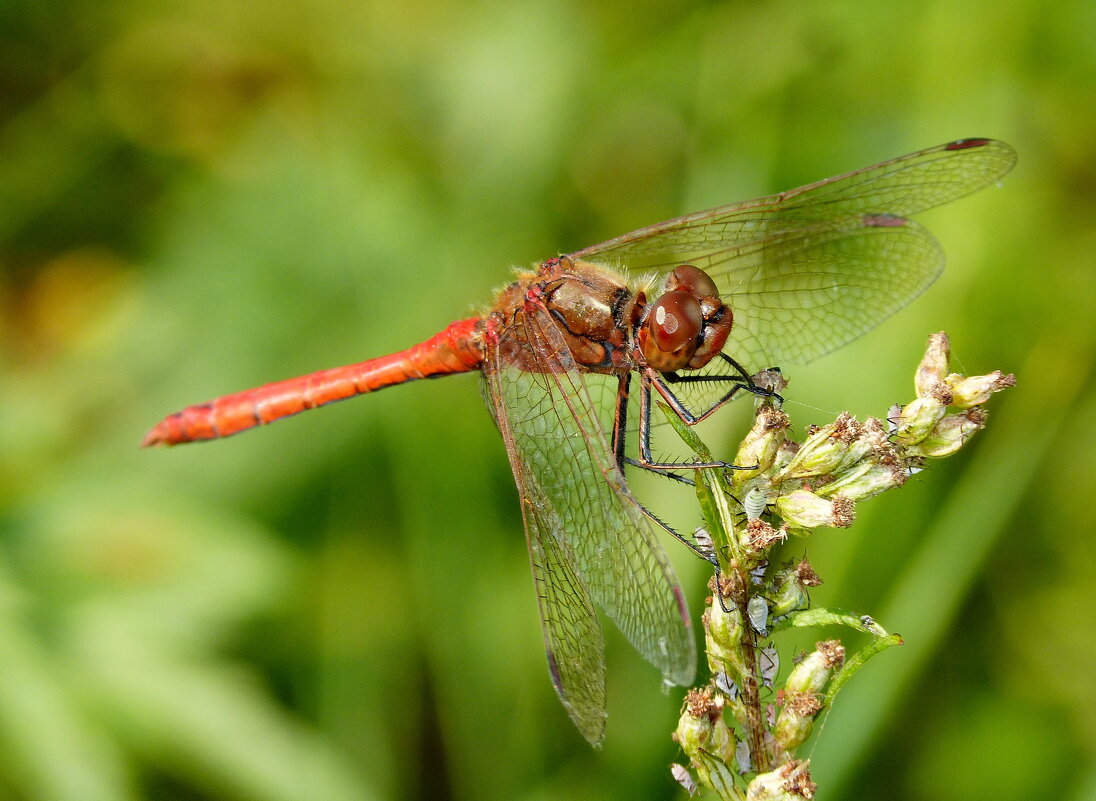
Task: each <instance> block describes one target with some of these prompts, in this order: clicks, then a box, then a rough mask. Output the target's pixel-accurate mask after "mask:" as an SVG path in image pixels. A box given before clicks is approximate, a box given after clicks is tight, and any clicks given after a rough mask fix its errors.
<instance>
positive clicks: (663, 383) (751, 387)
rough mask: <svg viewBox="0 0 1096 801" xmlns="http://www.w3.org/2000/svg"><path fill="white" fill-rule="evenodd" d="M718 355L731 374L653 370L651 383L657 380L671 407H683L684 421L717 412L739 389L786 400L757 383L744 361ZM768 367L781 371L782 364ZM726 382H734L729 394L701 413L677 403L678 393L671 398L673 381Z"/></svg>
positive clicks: (760, 395)
mask: <svg viewBox="0 0 1096 801" xmlns="http://www.w3.org/2000/svg"><path fill="white" fill-rule="evenodd" d="M719 357H720V358H721V359H723V361H724V362H726V363H727V364H728V365H729V366H730V367H731V369H733V370H734V372H733V373H731V374H728V375H724V374H716V375H711V374H704V375H680V374H678V373H659V372H657V371H655V370H651V371H650V375H649V377H650V379H651V381H652V383H654V384H655V385H656V386H657V387H658V389H659V394H660V395H662V396H663V397H664V398H666V401H667V403H670V404H671V406H674V407H675V411H676V410H677V408H681V409H682V410H684V414H682V415H681V419H682V420H684V421H685V422H686V423H688V424H689V425H696V424H697V423H699V422H701V421H703V420H706V419H707V418H708V416H709V415H711V414H712V413H713V412H715V410H716V409H718V408H720V407H721V406H722V405H723V404H725V403H726V402H727V401H729V400H730V399H731V398H733V397H734V396H735V395H737V394H738V393H739V392H749V393H751V394H753V395H757V396H758V397H761V398H769V399H772V400H775V401H776V402H777V403H783V402H784V398H783V396H782V395H780V394H779V393H778V392H775V391H774V390H771V389H767V388H766V387H762V386H759V385H758V384H757V383H755V382H754V380H753V377H752V376H751V375H750V374H749V373H748V372H746V368H744V367H743V366H742V365H741V364H739V363H738V362H736V361H735V360H734V359H732V358H731V357H730V356H728V355H727V354H726V353H720V354H719ZM769 370H770V371H773V372H777V373H779V372H780V368H779V367H770V368H769ZM727 381H730V382H733V386H732V387H731V389H730V391H728V392H727V394H726V395H724V396H723V397H722V398H720V399H719V400H717V401H716V402H715V403H713V404H712V405H711V406H710V407H709V408H707V409H705V410H704V411H703V412H701V413H700V414H699V415H693V414H692V413H691V412H689V411H688V410H686V409H685V407H684V405H683V404H681V403H680V402H677V403H676V405H675V403H674V402H675V401H677V398H676V396H674V398H673V400H671V399H670V397H668V396H672V395H673V392H672V390H670V387H669V385H670V384H703V383H715V382H727Z"/></svg>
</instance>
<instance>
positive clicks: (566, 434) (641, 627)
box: [484, 308, 696, 741]
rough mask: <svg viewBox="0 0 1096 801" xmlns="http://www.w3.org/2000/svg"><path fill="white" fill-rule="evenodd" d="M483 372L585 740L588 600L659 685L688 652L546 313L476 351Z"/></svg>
mask: <svg viewBox="0 0 1096 801" xmlns="http://www.w3.org/2000/svg"><path fill="white" fill-rule="evenodd" d="M484 373H485V378H486V381H487V391H486V394H487V396H488V398H489V399H490V401H491V403H492V406H493V411H494V414H495V419H496V421H497V422H498V425H499V430H500V431H501V432H502V436H503V439H504V441H505V443H506V446H507V452H508V454H509V457H510V465H511V467H512V468H513V472H514V479H515V481H516V482H517V486H518V493H519V495H520V497H521V502H522V514H523V516H524V520H525V532H526V538H527V540H528V544H529V552H530V559H531V561H532V565H533V574H534V580H535V582H536V584H537V591H538V600H539V602H540V613H541V621H542V623H543V625H544V636H545V644H546V647H547V649H548V659H549V668H550V670H551V671H552V680H553V682H555V684H556V689H557V691H558V692H559V694H560V697H561V699H562V700H563V703H564V706H565V707H566V708H567V710H568V713H569V714H570V715H571V718H572V719H573V720H574V721H575V723H576V725H578V727H579V729H580V730H582V732H583V734H585V735H586V736H587V738H588V739H591V740H592V741H594V740H596V739H597V736H599V733H600V727H601V725H602V722H603V720H604V714H605V713H604V703H605V702H604V654H603V646H602V640H601V632H600V629H599V628H598V624H597V620H596V617H595V616H594V612H593V609H592V606H591V603H590V602H591V601H593V603H596V604H597V605H598V606H600V607H601V608H602V609H603V610H604V611H605V613H606V614H607V615H608V616H609V618H610V619H611V620H612V621H613V622H614V623H615V624H616V625H617V626H618V627H619V628H620V630H621V632H623V634H624V635H625V636H626V637H627V638H628V640H629V641H630V642H631V643H632V644H633V645H634V646H635V648H636V649H637V650H638V651H639V652H640V653H641V654H643V656H644V657H645V658H646V659H648V660H649V661H650V662H651V663H652V664H654V665H655V666H656V667H657V668H658V669H659V670H660V671H661V672H662V674H663V676H664V677H665V678H666V679H667V680H668V681H672V682H674V683H676V684H686V683H688V682H689V681H691V680H692V678H693V673H694V669H695V662H696V651H695V643H694V641H693V636H692V631H691V629H690V627H689V626H690V623H689V617H688V614H687V611H686V609H685V604H684V599H683V596H682V593H681V588H680V586H679V585H678V582H677V578H676V577H675V576H674V573H673V569H672V568H671V566H670V564H669V561H668V560H667V558H666V554H665V553H664V551H663V550H662V547H661V545H660V544H659V543H658V540H657V537H656V535H655V532H654V530H653V528H652V525H653V524H652V523H651V521H650V520H649V519H648V518H647V517H646V516H645V515H644V514H643V512H642V510H641V509H640V507H639V505H638V504H637V503H636V502H635V501H634V499H633V498H632V497H631V495H630V494H629V492H628V489H627V487H626V485H625V483H624V478H623V476H622V475H621V473H620V471H619V470H618V468H617V466H616V464H615V463H614V461H613V456H612V452H611V449H610V446H609V442H608V440H607V438H606V436H605V433H604V429H603V427H602V424H601V421H600V419H599V410H598V408H597V406H596V405H595V404H594V402H593V401H592V399H591V397H590V394H589V392H588V390H587V387H586V385H585V382H584V380H583V376H582V374H581V373H580V372H579V371H578V370H577V369H576V367H575V365H574V363H573V360H572V358H571V354H570V351H569V350H568V348H567V346H566V343H565V342H564V341H563V338H562V337H561V335H560V332H559V330H558V329H557V328H556V326H555V323H554V322H553V320H552V318H551V317H550V316H549V315H548V314H547V312H545V311H544V310H543V309H540V308H527V309H525V310H524V311H521V312H519V313H518V314H517V315H516V316H515V317H514V319H513V320H512V322H511V323H510V324H509V325H507V327H506V328H505V330H504V331H503V332H502V333H501V335H500V337H499V341H498V342H497V343H496V344H494V345H489V346H488V353H487V359H486V363H485V367H484ZM591 735H594V736H591Z"/></svg>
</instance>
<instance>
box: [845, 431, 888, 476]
mask: <svg viewBox="0 0 1096 801" xmlns="http://www.w3.org/2000/svg"><path fill="white" fill-rule="evenodd" d="M887 442H888V439H887V429H886V428H884V427H883V423H882V421H881V420H880V419H879V418H878V417H869V418H868V419H867V420H865V421H864V424H863V425H861V426H860V436H859V437H857V439H856V442H854V443H852V445H850V446H849V449H848V450H847V451H846V452H845V458H844V459H842V460H841V462H840V464H838V465H837V467H836V468H835V469H834V471H833V472H834V473H835V474H838V473H841V472H842V471H844V470H848V469H849V468H850V467H852V466H853V465H854V464H856V463H857V462H859V461H860V460H861V459H863V458H864V457H865V456H867V455H868V454H870V453H872V452H873V451H879V450H880V449H882V448H885V447H886V446H887Z"/></svg>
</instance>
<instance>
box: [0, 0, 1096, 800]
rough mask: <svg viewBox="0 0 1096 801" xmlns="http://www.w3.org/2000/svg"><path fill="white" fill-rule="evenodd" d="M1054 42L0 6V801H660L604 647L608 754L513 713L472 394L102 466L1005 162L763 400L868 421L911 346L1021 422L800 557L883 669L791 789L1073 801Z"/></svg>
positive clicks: (1079, 632)
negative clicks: (542, 301) (800, 218)
mask: <svg viewBox="0 0 1096 801" xmlns="http://www.w3.org/2000/svg"><path fill="white" fill-rule="evenodd" d="M1094 32H1096V5H1094V4H1093V3H1091V2H1081V1H1078V2H1068V1H1067V2H1060V3H1051V4H1048V3H1044V2H1035V1H1034V0H1014V1H1013V2H1008V1H1007V0H1006V1H1005V2H1001V0H997V1H996V2H988V0H982V1H981V2H971V3H944V2H917V3H913V2H897V3H883V4H870V5H869V4H863V3H856V2H841V1H839V2H830V3H824V4H811V3H798V2H791V1H790V0H788V1H786V2H767V3H759V2H736V3H706V4H686V3H681V4H663V3H650V2H639V3H630V4H622V3H616V2H584V3H581V2H567V1H566V0H552V1H551V2H543V3H528V4H523V3H506V2H478V3H446V2H440V1H432V0H427V2H423V3H414V4H410V3H407V4H404V3H383V2H373V3H368V2H364V3H355V2H340V0H314V1H313V2H307V3H306V2H295V1H294V0H287V2H281V3H270V4H267V3H247V2H228V3H225V2H209V0H184V1H183V2H175V3H155V2H149V1H148V0H107V2H90V1H89V0H69V1H68V2H37V1H36V0H5V2H4V3H2V4H0V798H12V799H43V800H47V799H48V801H70V800H71V801H98V800H99V799H102V800H104V801H128V800H129V799H255V800H256V801H267V800H268V799H269V800H271V801H274V800H280V799H287V800H288V799H305V798H307V799H325V800H326V799H330V800H331V801H342V800H343V799H374V798H376V799H450V798H451V799H550V798H551V799H554V798H568V799H581V798H590V799H595V798H596V799H616V798H619V799H625V798H627V799H634V798H676V797H680V796H681V795H682V791H680V789H679V788H677V787H676V785H674V784H673V783H672V782H671V781H670V779H669V777H668V772H667V765H668V764H669V763H670V762H671V761H674V760H675V759H679V758H680V755H679V752H678V751H677V750H676V748H675V746H674V744H673V743H672V742H671V741H670V739H669V732H670V731H671V729H672V728H673V725H674V723H675V720H676V714H677V708H678V705H679V703H680V698H681V691H680V690H675V691H674V692H672V693H670V694H669V695H668V696H664V695H662V694H660V693H659V690H658V679H657V675H656V673H655V671H654V670H653V669H651V668H650V667H648V666H647V665H646V664H645V663H643V662H642V660H641V659H640V658H639V657H638V656H636V655H635V654H634V653H633V652H632V651H631V650H630V649H629V648H628V647H627V646H626V644H623V643H622V642H621V641H620V640H619V638H617V639H613V640H612V642H611V647H610V653H609V682H610V686H609V692H610V718H609V727H608V734H607V740H606V744H605V748H604V750H603V751H602V752H594V751H593V750H592V749H590V748H589V747H588V746H587V744H586V743H585V742H584V741H583V740H582V739H581V738H580V737H579V735H578V734H577V732H576V731H575V730H574V729H573V728H572V727H571V725H570V723H569V721H568V720H567V718H566V716H565V714H564V712H563V710H562V708H561V707H560V705H559V704H558V702H557V701H556V699H555V696H554V694H553V693H552V690H551V686H550V683H549V681H548V676H547V671H546V669H545V665H544V656H543V650H542V646H541V637H540V632H539V627H538V623H537V612H536V605H535V601H534V596H533V592H532V586H531V581H530V577H529V570H528V563H527V556H526V553H525V545H524V539H523V536H522V532H521V523H520V517H519V511H518V505H517V502H516V497H515V491H514V488H513V483H512V479H511V477H510V473H509V467H508V465H507V463H506V459H505V454H504V451H503V448H502V445H501V443H500V442H499V440H498V435H497V433H496V431H495V429H494V426H493V424H492V423H491V421H490V418H489V416H488V415H487V413H486V411H485V409H484V407H483V404H482V402H481V400H480V397H479V390H478V386H477V381H476V379H475V377H474V376H461V377H456V378H450V379H446V380H444V381H437V382H421V383H418V384H413V385H410V386H407V387H401V388H399V389H397V390H392V391H391V392H385V393H381V394H380V395H376V396H373V397H370V398H368V399H359V400H357V401H354V402H350V403H345V404H339V405H336V406H333V407H329V408H327V409H325V410H323V411H320V412H314V413H312V414H309V415H305V416H303V417H299V418H295V419H293V420H291V421H287V422H284V423H281V424H279V425H277V426H273V427H271V428H268V429H264V430H262V431H261V432H255V433H251V434H247V435H244V436H241V437H239V438H235V439H232V440H228V441H224V442H218V443H212V444H207V445H201V446H192V447H187V448H179V449H174V450H170V451H164V450H158V451H140V450H138V448H137V443H138V442H139V441H140V439H141V436H142V434H143V432H144V431H145V430H146V429H147V428H148V427H149V426H150V425H151V424H153V423H154V422H156V421H157V420H158V419H159V418H160V417H162V416H163V415H164V414H165V413H168V412H171V411H174V410H176V409H178V408H180V407H181V406H183V405H186V404H188V403H194V402H198V401H203V400H206V399H208V398H211V397H213V396H215V395H219V394H223V393H225V392H229V391H234V390H238V389H244V388H246V387H249V386H251V385H253V384H258V383H263V382H266V381H270V380H274V379H279V378H284V377H288V376H291V375H295V374H298V373H302V372H307V371H311V370H314V369H319V368H323V367H330V366H335V365H338V364H342V363H346V362H353V361H359V360H361V359H363V358H366V357H368V356H372V355H378V354H381V353H384V352H387V351H390V350H394V349H398V348H401V347H405V346H407V345H409V344H411V343H413V342H415V341H418V340H420V339H422V338H424V337H426V336H428V335H430V334H433V333H434V332H435V331H437V330H439V329H440V328H441V327H442V326H443V325H444V324H445V323H447V322H448V321H449V320H451V319H454V318H456V317H459V316H466V315H467V314H469V313H470V312H472V311H474V310H476V309H477V308H478V307H479V306H480V305H481V304H484V303H485V302H487V300H488V299H489V298H490V293H491V290H492V289H493V288H494V287H497V286H499V285H501V284H502V283H504V282H506V281H507V280H508V275H509V270H510V268H511V267H512V266H515V265H521V266H525V265H528V264H530V263H533V262H535V261H537V260H540V259H543V258H545V257H548V256H552V255H556V254H557V253H559V252H566V251H570V250H575V249H577V248H579V247H582V246H584V245H587V244H590V243H591V242H596V241H600V240H602V239H606V238H608V237H610V236H613V235H616V234H619V233H623V232H625V231H629V230H632V229H633V228H637V227H639V226H641V225H645V224H648V223H651V222H654V221H657V220H660V219H664V218H667V217H670V216H674V215H676V214H680V213H683V212H687V211H693V210H697V209H701V208H706V207H709V206H713V205H718V204H722V203H726V202H730V201H732V200H743V199H747V198H750V197H754V196H758V195H762V194H767V193H769V192H772V191H777V190H780V189H786V188H790V187H793V186H797V185H800V184H802V183H806V182H808V181H812V180H816V179H819V178H823V177H826V176H829V175H835V174H838V173H840V172H844V171H846V170H849V169H854V168H857V167H862V166H865V165H867V164H871V163H874V162H876V161H880V160H882V159H885V158H889V157H893V156H897V155H900V154H903V153H906V152H909V151H912V150H916V149H919V148H922V147H927V146H929V145H934V144H937V143H940V142H944V141H947V140H950V139H955V138H959V137H964V136H991V137H995V138H1000V139H1004V140H1006V141H1008V142H1010V143H1011V144H1013V145H1014V146H1015V147H1016V148H1017V150H1018V151H1019V153H1020V162H1019V166H1018V168H1017V169H1016V170H1015V171H1014V173H1013V174H1012V175H1010V176H1009V178H1008V179H1007V180H1006V181H1005V182H1004V184H1003V186H1002V188H1000V189H992V190H987V191H984V192H982V193H981V194H979V195H977V196H974V197H971V198H968V199H965V200H963V201H960V202H957V203H955V204H953V205H951V206H948V207H946V208H944V209H941V210H937V211H934V212H931V213H929V214H925V215H923V218H922V219H923V221H924V222H925V223H927V224H928V225H929V227H930V228H931V229H932V230H933V231H934V232H935V233H936V234H937V236H938V237H939V238H940V239H941V241H942V242H943V244H944V247H945V248H946V250H947V252H948V257H949V268H948V270H947V272H946V273H945V275H944V277H943V278H942V279H941V280H940V281H939V282H938V283H937V284H936V285H935V286H934V287H933V288H932V289H931V290H930V291H929V293H928V294H927V295H926V296H924V297H923V298H921V299H920V300H918V301H917V302H916V303H914V304H913V305H912V306H911V307H910V308H908V309H907V310H905V311H904V312H903V313H901V314H900V315H898V316H897V317H895V318H893V319H892V320H890V321H888V322H887V323H885V324H884V325H883V326H881V327H880V328H878V329H877V330H875V331H874V332H872V333H871V334H870V335H868V336H866V337H864V338H863V339H861V340H859V341H857V342H856V343H854V344H853V345H851V346H849V347H847V348H845V349H843V350H842V351H840V352H839V354H835V355H833V356H830V357H827V358H826V359H823V360H821V361H820V362H818V363H816V364H812V365H810V366H809V367H808V368H806V369H802V370H798V371H795V372H793V373H792V379H793V383H792V385H791V387H790V388H789V391H788V394H789V397H790V398H792V399H793V400H794V401H797V402H798V403H792V404H789V407H788V409H789V412H790V413H791V415H792V417H793V422H794V423H795V424H796V425H797V426H799V427H800V431H801V430H802V428H801V427H802V426H805V425H806V424H808V423H812V422H824V421H826V420H828V419H831V418H832V417H833V415H834V413H835V412H836V411H839V410H842V409H850V410H851V411H853V412H854V413H856V414H858V415H867V414H876V415H882V414H885V411H886V409H887V407H888V406H889V405H890V404H891V403H892V402H894V401H897V400H908V399H909V398H910V397H912V395H911V393H912V383H911V379H912V372H913V368H914V366H915V364H916V362H917V360H918V358H919V357H920V354H921V351H922V348H923V345H924V342H925V337H926V336H927V334H928V333H930V332H932V331H936V330H940V329H946V330H947V331H948V332H949V333H950V334H951V336H952V341H953V347H954V352H955V354H956V363H955V365H954V367H955V369H959V370H961V371H963V372H968V373H972V374H973V373H981V372H989V371H990V370H993V369H997V368H1000V369H1002V370H1005V371H1007V372H1015V373H1016V374H1017V376H1018V379H1019V382H1020V385H1019V387H1018V388H1017V389H1015V390H1011V391H1009V392H1008V393H1005V394H1004V395H1002V396H998V397H997V398H995V399H994V401H993V402H992V403H991V405H990V408H991V420H990V424H989V428H988V429H987V431H985V432H984V433H983V434H982V435H980V436H979V438H978V440H977V441H976V442H975V443H974V444H973V445H972V446H971V447H969V448H967V449H965V450H964V451H963V452H962V454H960V455H959V456H958V457H956V458H954V459H951V460H948V461H947V462H945V463H943V464H939V465H935V466H934V467H933V468H932V469H931V470H928V471H926V472H925V473H923V474H921V475H920V476H918V477H917V478H916V479H915V480H913V481H911V482H910V483H909V484H907V485H906V487H904V488H903V489H902V490H901V491H899V492H894V493H890V494H889V495H888V496H886V497H883V498H880V499H877V500H875V501H872V502H869V503H866V504H864V505H862V506H861V507H860V519H859V520H858V522H857V525H856V526H855V527H854V528H852V529H850V530H847V531H833V532H824V533H823V534H822V535H821V536H818V537H816V538H815V539H814V540H812V541H810V542H808V543H806V547H807V548H808V552H809V554H810V556H811V558H812V561H813V562H814V564H815V566H816V568H817V569H818V570H819V572H820V573H821V574H822V576H823V578H824V579H825V580H826V582H827V583H826V585H825V586H823V587H821V588H819V589H818V590H817V591H816V592H815V593H814V594H813V598H814V600H815V602H816V603H821V604H829V605H836V606H843V607H847V608H851V609H856V610H859V611H865V612H871V613H872V614H874V615H876V617H877V618H878V619H879V620H880V622H881V623H882V624H883V625H884V626H886V627H887V628H889V629H890V630H893V631H899V632H901V633H902V634H903V635H905V636H906V640H907V645H906V647H905V648H903V649H897V650H894V651H890V652H887V653H886V654H885V655H883V656H881V657H880V658H879V659H878V660H876V661H875V662H873V663H871V664H870V665H869V666H868V669H867V670H865V671H864V672H863V673H861V674H860V676H858V677H857V679H856V680H855V681H854V682H853V683H852V684H851V685H850V686H849V687H848V688H847V689H846V691H845V694H844V695H843V696H842V697H841V698H839V700H838V704H837V706H836V708H835V709H834V711H833V713H832V715H830V717H829V718H828V720H827V722H826V724H825V727H824V729H823V731H822V734H821V737H820V738H819V740H818V742H819V744H818V746H817V747H816V748H810V749H808V751H809V752H810V754H811V755H812V756H813V758H814V763H813V769H814V775H815V779H816V780H817V781H819V782H820V783H821V790H820V794H819V797H820V798H826V799H846V798H847V799H853V798H856V799H861V798H887V799H918V800H920V799H926V800H927V799H939V798H962V799H990V798H992V799H995V801H1011V800H1012V799H1017V801H1019V799H1025V800H1026V799H1041V798H1048V799H1049V798H1054V799H1061V800H1062V801H1074V800H1078V801H1079V800H1080V799H1093V798H1096V768H1094V758H1093V757H1094V753H1093V752H1094V750H1096V715H1094V714H1093V712H1094V710H1096V690H1094V689H1093V687H1094V683H1093V681H1092V677H1093V672H1094V667H1096V645H1094V644H1093V643H1096V630H1094V625H1096V624H1094V622H1093V621H1094V618H1093V612H1094V611H1096V590H1094V582H1093V581H1092V580H1091V577H1089V576H1088V575H1087V573H1086V571H1087V570H1088V569H1089V568H1090V567H1091V565H1092V564H1094V563H1096V537H1093V536H1092V535H1093V533H1094V529H1096V526H1094V525H1093V522H1092V520H1093V516H1092V512H1091V493H1092V488H1093V486H1094V482H1096V470H1094V465H1096V461H1094V459H1093V456H1092V450H1093V448H1092V446H1093V436H1092V431H1093V430H1094V428H1096V401H1094V397H1096V395H1094V393H1093V392H1092V360H1093V345H1094V335H1096V323H1094V319H1096V318H1094V314H1093V311H1094V308H1096V281H1094V278H1093V275H1094V271H1093V268H1092V261H1093V256H1092V254H1093V252H1094V251H1096V226H1094V225H1093V224H1092V220H1093V211H1094V205H1096V148H1094V144H1093V143H1094V137H1093V132H1094V131H1096V102H1094V101H1096V33H1094ZM745 411H746V410H744V409H740V410H738V411H737V412H735V413H733V414H728V415H726V416H725V417H724V420H723V428H722V429H720V430H719V431H717V432H715V433H712V434H710V435H709V441H710V443H711V444H713V446H716V447H719V446H720V445H722V446H723V447H730V445H731V444H732V443H733V442H734V441H736V439H737V438H738V437H739V436H740V435H741V434H742V432H743V431H744V430H745V426H746V425H747V419H746V417H745V416H744V415H745ZM645 498H646V499H647V500H649V501H650V502H651V504H652V505H653V506H655V507H656V508H659V509H677V508H680V509H682V510H683V512H682V513H681V514H682V517H683V519H684V520H685V521H689V520H692V519H693V517H692V516H693V515H695V512H694V511H692V510H691V501H690V498H689V496H688V494H687V493H686V494H685V495H684V496H682V495H680V494H674V490H673V488H666V487H661V486H655V487H652V488H651V489H650V494H648V495H645ZM667 514H671V515H673V514H674V512H672V511H671V512H667ZM803 548H804V543H802V542H797V543H793V544H792V546H791V547H790V552H791V553H794V554H798V553H801V552H802V550H803ZM673 557H674V559H675V562H676V563H677V564H678V566H679V568H680V571H681V572H682V574H683V575H684V576H685V578H686V579H687V581H688V585H689V593H690V598H691V601H692V603H693V606H694V608H698V607H699V602H700V599H701V598H702V597H703V594H704V588H703V584H704V581H705V578H706V577H705V574H704V571H703V570H702V567H703V565H701V564H698V563H696V562H697V560H690V559H688V558H687V557H686V555H685V554H684V553H683V552H682V551H681V549H680V548H679V549H676V550H674V551H673ZM807 642H810V639H809V638H808V640H807Z"/></svg>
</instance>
